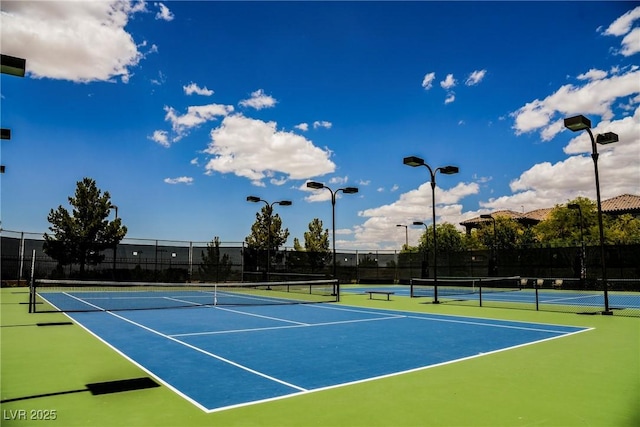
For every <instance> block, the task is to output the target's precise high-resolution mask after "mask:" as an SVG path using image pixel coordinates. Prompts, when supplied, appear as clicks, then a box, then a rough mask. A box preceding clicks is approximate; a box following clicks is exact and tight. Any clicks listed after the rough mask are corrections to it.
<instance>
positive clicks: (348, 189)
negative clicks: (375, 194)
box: [307, 181, 358, 295]
mask: <svg viewBox="0 0 640 427" xmlns="http://www.w3.org/2000/svg"><path fill="white" fill-rule="evenodd" d="M307 188H312V189H314V190H320V189H323V188H326V189H327V190H329V192H330V193H331V228H332V229H333V230H332V237H331V245H332V248H333V249H332V251H333V278H334V279H337V278H338V270H337V265H336V194H338V193H339V192H340V191H342V192H343V193H344V194H355V193H357V192H358V188H357V187H345V188H338V189H337V190H335V191H333V190H332V189H331V188H329V187H327V186H326V185H324V184H323V183H321V182H315V181H309V182H307ZM334 294H336V295H337V289H336V288H335V286H334Z"/></svg>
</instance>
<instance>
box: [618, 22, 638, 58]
mask: <svg viewBox="0 0 640 427" xmlns="http://www.w3.org/2000/svg"><path fill="white" fill-rule="evenodd" d="M638 52H640V28H634V29H633V31H631V32H630V33H629V34H627V35H626V36H625V37H624V38H623V39H622V49H620V53H621V54H622V55H624V56H631V55H634V54H636V53H638Z"/></svg>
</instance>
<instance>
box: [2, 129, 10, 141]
mask: <svg viewBox="0 0 640 427" xmlns="http://www.w3.org/2000/svg"><path fill="white" fill-rule="evenodd" d="M0 135H1V139H11V129H5V128H2V130H1V131H0Z"/></svg>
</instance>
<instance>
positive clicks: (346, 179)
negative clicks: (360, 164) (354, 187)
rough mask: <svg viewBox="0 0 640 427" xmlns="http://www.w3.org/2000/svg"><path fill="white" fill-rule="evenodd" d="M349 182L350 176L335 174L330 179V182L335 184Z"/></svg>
mask: <svg viewBox="0 0 640 427" xmlns="http://www.w3.org/2000/svg"><path fill="white" fill-rule="evenodd" d="M347 182H349V177H348V176H334V177H331V178H330V179H329V184H333V185H345V184H346V183H347Z"/></svg>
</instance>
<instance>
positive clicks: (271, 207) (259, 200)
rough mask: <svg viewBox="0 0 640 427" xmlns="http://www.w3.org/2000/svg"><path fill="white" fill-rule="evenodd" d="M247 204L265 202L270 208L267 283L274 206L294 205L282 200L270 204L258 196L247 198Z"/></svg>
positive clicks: (268, 278) (269, 271)
mask: <svg viewBox="0 0 640 427" xmlns="http://www.w3.org/2000/svg"><path fill="white" fill-rule="evenodd" d="M247 202H253V203H258V202H263V203H264V204H266V205H267V206H268V208H269V212H267V214H268V216H267V281H269V280H270V277H269V275H270V274H271V214H272V213H273V205H280V206H291V205H292V203H291V201H290V200H280V201H277V202H273V203H269V202H267V201H266V200H263V199H261V198H260V197H256V196H247Z"/></svg>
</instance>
